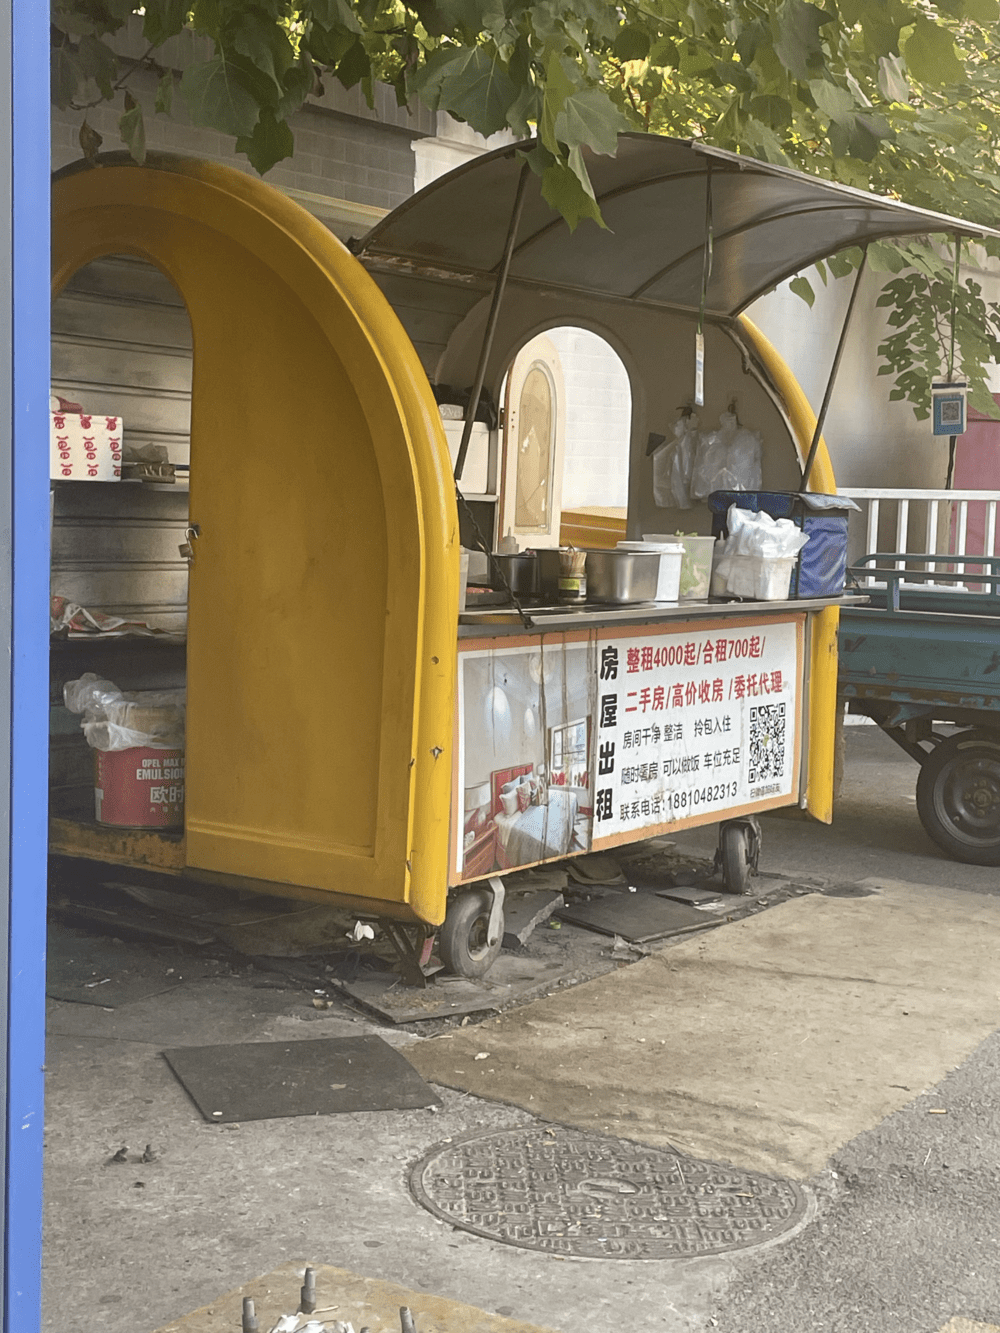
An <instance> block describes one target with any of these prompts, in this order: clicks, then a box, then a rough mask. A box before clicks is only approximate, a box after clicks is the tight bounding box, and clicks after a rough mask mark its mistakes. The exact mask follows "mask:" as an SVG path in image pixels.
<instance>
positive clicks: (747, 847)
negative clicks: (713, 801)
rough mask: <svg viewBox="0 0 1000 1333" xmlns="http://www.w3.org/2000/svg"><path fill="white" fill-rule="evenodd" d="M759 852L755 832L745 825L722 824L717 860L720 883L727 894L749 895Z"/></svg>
mask: <svg viewBox="0 0 1000 1333" xmlns="http://www.w3.org/2000/svg"><path fill="white" fill-rule="evenodd" d="M759 850H760V845H759V839H758V838H757V837H756V836H755V830H754V829H753V828H751V827H750V826H749V825H748V824H745V823H742V822H740V823H736V822H734V823H732V824H723V825H722V827H721V828H720V829H719V851H718V854H717V855H718V859H719V861H721V863H722V882H723V884H725V886H726V890H727V892H729V893H749V892H750V879H751V876H752V875H753V874H754V873H755V871H756V869H757V856H758V853H759Z"/></svg>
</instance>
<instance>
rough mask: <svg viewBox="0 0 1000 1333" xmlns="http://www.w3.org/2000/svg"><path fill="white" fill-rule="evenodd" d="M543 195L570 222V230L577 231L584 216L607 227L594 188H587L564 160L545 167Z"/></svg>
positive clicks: (600, 225)
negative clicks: (595, 197) (596, 200)
mask: <svg viewBox="0 0 1000 1333" xmlns="http://www.w3.org/2000/svg"><path fill="white" fill-rule="evenodd" d="M542 197H543V198H544V199H545V200H546V201H547V202H548V203H549V204H550V205H551V206H552V207H553V208H554V209H555V210H556V212H558V213H561V214H562V215H563V217H564V218H565V219H566V221H567V223H568V224H569V229H570V231H575V230H576V228H577V224H578V223H579V222H580V221H581V220H582V219H584V218H590V219H591V221H593V222H596V223H597V225H598V226H599V227H605V222H604V219H603V218H602V217H601V210H600V209H599V208H598V207H597V203H596V202H595V200H594V194H593V190H592V189H587V188H586V187H585V186H584V184H583V182H582V181H581V180H580V177H579V176H578V175H577V174H576V172H574V171H573V169H572V167H570V166H568V165H567V164H566V163H563V162H554V163H553V164H552V165H551V166H550V167H547V168H546V169H545V173H544V175H543V176H542Z"/></svg>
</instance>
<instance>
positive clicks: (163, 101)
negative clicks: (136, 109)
mask: <svg viewBox="0 0 1000 1333" xmlns="http://www.w3.org/2000/svg"><path fill="white" fill-rule="evenodd" d="M173 104H174V75H173V71H172V70H169V69H168V70H167V72H166V74H164V76H163V78H162V79H161V80H160V82H159V83H158V84H157V85H156V110H157V111H158V112H162V114H163V115H166V116H169V115H170V108H171V107H172V106H173Z"/></svg>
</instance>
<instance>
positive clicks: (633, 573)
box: [587, 551, 660, 605]
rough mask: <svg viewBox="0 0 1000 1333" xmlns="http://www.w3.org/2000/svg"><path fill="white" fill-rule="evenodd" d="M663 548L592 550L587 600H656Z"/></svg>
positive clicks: (620, 603) (614, 601) (589, 562)
mask: <svg viewBox="0 0 1000 1333" xmlns="http://www.w3.org/2000/svg"><path fill="white" fill-rule="evenodd" d="M659 573H660V553H659V551H588V552H587V601H588V602H606V603H615V604H618V605H628V604H629V603H630V602H654V601H655V600H656V584H657V579H658V577H659Z"/></svg>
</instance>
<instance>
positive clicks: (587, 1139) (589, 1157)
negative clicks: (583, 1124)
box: [410, 1125, 806, 1259]
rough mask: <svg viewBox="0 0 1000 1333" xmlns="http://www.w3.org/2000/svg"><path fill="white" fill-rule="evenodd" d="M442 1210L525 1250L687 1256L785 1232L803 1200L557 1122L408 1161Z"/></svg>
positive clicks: (779, 1187)
mask: <svg viewBox="0 0 1000 1333" xmlns="http://www.w3.org/2000/svg"><path fill="white" fill-rule="evenodd" d="M410 1188H411V1189H412V1191H413V1194H414V1196H415V1197H416V1199H417V1200H418V1202H420V1203H422V1204H423V1206H424V1207H425V1208H428V1209H429V1210H430V1211H431V1212H432V1213H434V1214H435V1215H436V1216H437V1217H440V1218H441V1219H442V1220H443V1221H445V1222H450V1223H451V1224H452V1225H453V1226H456V1227H461V1228H462V1229H463V1230H465V1231H473V1232H475V1233H476V1235H479V1236H486V1237H487V1238H488V1239H490V1240H498V1241H502V1242H503V1243H504V1244H506V1245H519V1246H522V1247H523V1248H524V1249H528V1250H547V1251H549V1252H552V1253H555V1254H566V1255H576V1256H578V1257H580V1258H590V1259H680V1258H688V1257H693V1256H696V1255H707V1254H722V1253H724V1252H726V1251H728V1250H741V1249H746V1248H747V1247H748V1246H751V1245H761V1244H763V1243H764V1242H766V1241H769V1240H772V1239H774V1238H775V1237H776V1236H780V1235H781V1234H783V1233H784V1232H787V1231H789V1230H790V1229H791V1228H792V1227H794V1226H795V1225H796V1223H797V1222H799V1220H800V1219H801V1218H802V1217H803V1216H804V1215H805V1210H806V1196H805V1195H804V1194H803V1192H802V1190H801V1189H799V1188H798V1187H797V1186H795V1185H793V1184H791V1183H790V1182H789V1181H787V1180H775V1179H772V1178H771V1177H769V1176H758V1175H753V1174H750V1173H748V1172H746V1171H735V1170H733V1169H732V1168H731V1167H728V1166H717V1165H716V1164H715V1163H712V1162H699V1161H696V1160H694V1159H693V1158H689V1157H682V1156H680V1155H679V1154H678V1153H673V1152H664V1151H662V1150H661V1149H658V1148H647V1147H644V1146H642V1145H641V1144H637V1143H627V1142H625V1141H623V1140H621V1139H612V1138H605V1137H604V1136H603V1135H600V1134H588V1133H586V1132H584V1131H583V1130H578V1129H567V1128H564V1127H562V1126H542V1125H536V1126H528V1127H526V1128H523V1129H510V1130H502V1131H499V1132H495V1133H490V1134H467V1135H464V1136H463V1137H461V1138H456V1139H452V1141H451V1142H450V1143H441V1144H439V1145H438V1146H437V1147H436V1148H434V1149H433V1151H431V1152H430V1153H428V1155H427V1156H426V1157H425V1158H424V1159H423V1160H422V1161H420V1162H418V1163H417V1165H416V1166H415V1167H414V1168H413V1170H412V1172H411V1173H410Z"/></svg>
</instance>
